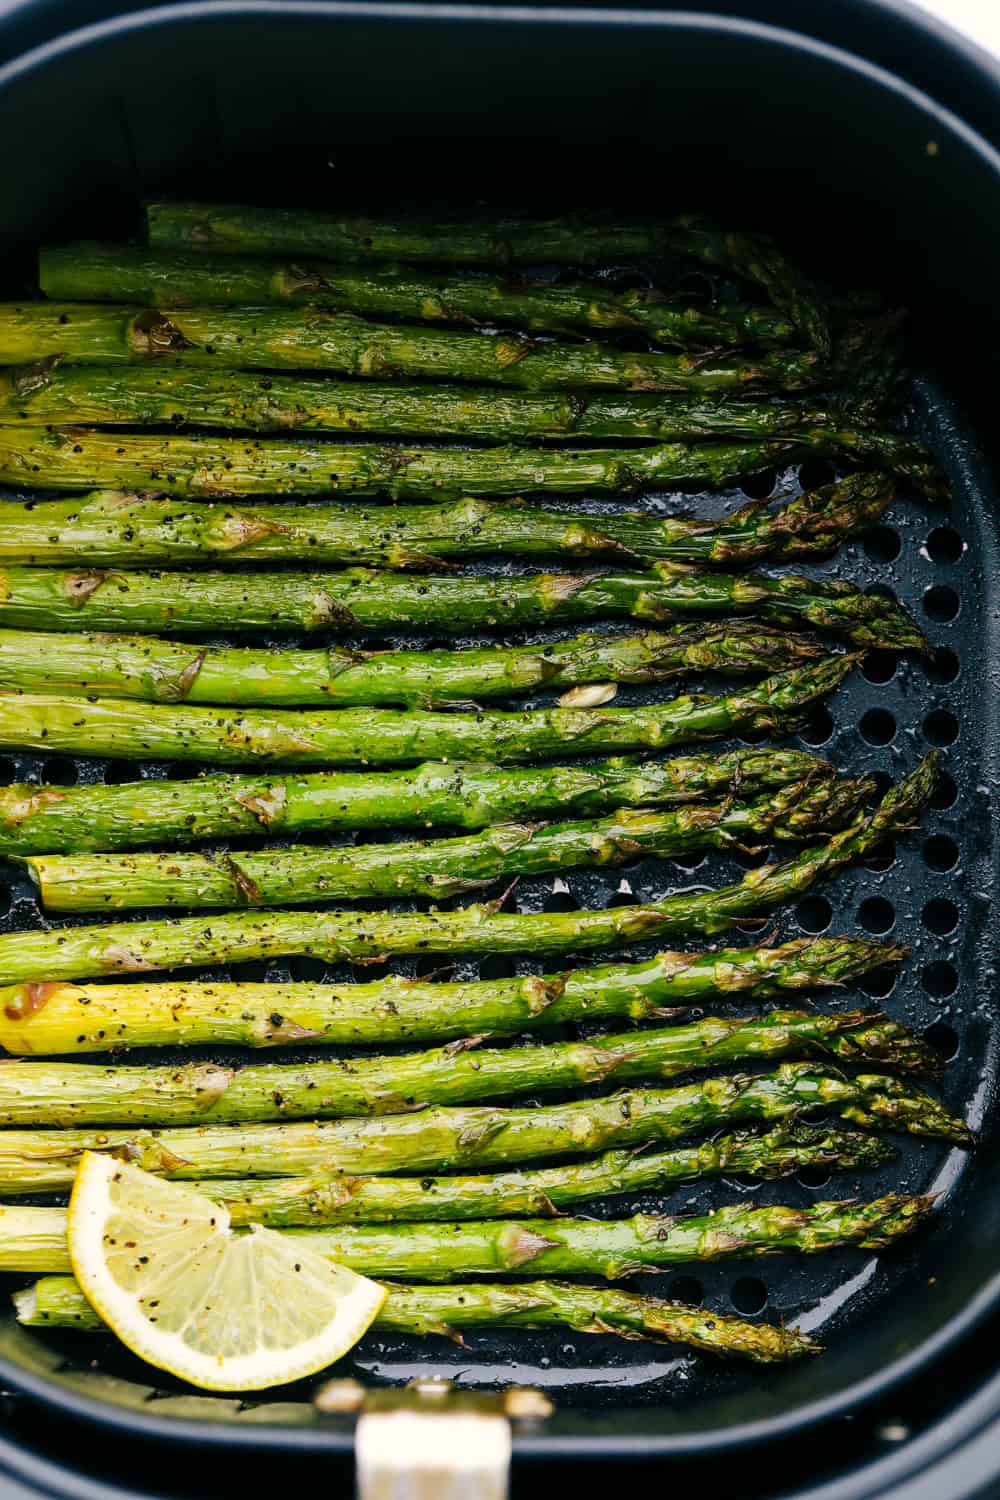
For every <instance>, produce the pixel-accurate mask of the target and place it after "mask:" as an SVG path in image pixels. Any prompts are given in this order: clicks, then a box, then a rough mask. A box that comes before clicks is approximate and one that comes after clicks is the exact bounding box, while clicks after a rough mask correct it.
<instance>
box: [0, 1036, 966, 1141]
mask: <svg viewBox="0 0 1000 1500" xmlns="http://www.w3.org/2000/svg"><path fill="white" fill-rule="evenodd" d="M480 1040H481V1038H478V1037H470V1038H463V1039H461V1040H460V1041H458V1042H454V1043H449V1044H448V1045H447V1046H445V1047H440V1048H437V1049H435V1050H433V1051H429V1052H414V1053H408V1054H403V1055H400V1056H397V1057H368V1058H352V1059H351V1060H350V1062H347V1061H345V1060H344V1059H339V1058H338V1059H337V1060H335V1061H332V1062H312V1063H302V1064H298V1065H293V1064H286V1063H263V1064H259V1063H258V1064H247V1065H246V1066H244V1067H242V1068H226V1067H219V1066H217V1065H216V1064H214V1063H188V1064H185V1065H183V1066H180V1067H177V1066H173V1065H171V1066H167V1067H120V1066H115V1065H111V1066H104V1065H101V1064H97V1063H80V1062H69V1063H66V1062H21V1061H18V1060H14V1059H10V1060H8V1061H7V1062H6V1063H5V1064H4V1066H3V1068H0V1125H16V1126H27V1125H66V1126H89V1125H129V1126H135V1125H149V1126H156V1127H157V1128H160V1127H161V1126H165V1125H197V1124H200V1123H202V1122H204V1121H206V1120H208V1121H211V1122H213V1123H218V1124H227V1125H228V1124H238V1123H241V1122H247V1123H251V1124H256V1123H259V1122H260V1121H262V1120H282V1119H287V1120H300V1119H327V1118H340V1117H341V1116H364V1115H390V1114H405V1113H406V1112H408V1111H409V1110H412V1109H415V1108H416V1109H420V1108H423V1107H425V1106H426V1105H428V1104H465V1103H469V1102H475V1101H477V1100H484V1099H507V1098H510V1097H512V1096H516V1095H518V1094H528V1093H533V1092H535V1091H537V1090H544V1089H566V1088H576V1087H579V1086H581V1085H584V1084H593V1083H604V1082H607V1081H608V1080H609V1079H612V1080H615V1081H618V1080H622V1081H624V1080H633V1079H643V1078H675V1077H677V1076H678V1075H679V1074H681V1073H689V1072H693V1071H696V1070H700V1069H702V1068H714V1067H718V1066H722V1065H726V1064H729V1063H733V1062H744V1061H746V1060H747V1059H748V1058H750V1059H753V1060H756V1059H759V1058H766V1059H772V1058H781V1057H789V1056H791V1057H795V1056H799V1057H801V1056H811V1055H817V1056H830V1057H838V1058H842V1059H845V1060H847V1061H849V1062H852V1063H864V1062H867V1063H871V1062H877V1063H879V1064H881V1065H882V1066H883V1067H889V1068H898V1069H906V1070H908V1071H924V1072H927V1071H939V1064H938V1061H937V1059H936V1057H935V1054H934V1053H933V1052H932V1051H930V1049H929V1048H928V1047H927V1046H926V1045H925V1044H924V1043H923V1042H921V1041H920V1040H919V1039H918V1038H917V1037H915V1036H914V1035H913V1033H912V1032H910V1031H908V1030H907V1028H906V1027H905V1026H900V1025H898V1024H897V1023H896V1022H894V1021H889V1020H888V1019H887V1018H886V1017H884V1016H879V1015H872V1014H868V1013H866V1012H864V1011H845V1012H843V1013H841V1014H839V1015H836V1016H817V1015H812V1014H810V1013H809V1012H806V1011H794V1010H791V1011H784V1010H780V1011H771V1012H769V1013H768V1014H767V1015H765V1016H761V1017H751V1018H749V1019H747V1018H746V1017H738V1018H736V1019H728V1018H722V1017H713V1018H712V1019H706V1020H701V1021H694V1022H692V1023H691V1024H690V1025H687V1026H669V1027H666V1028H661V1029H659V1030H653V1031H645V1032H634V1031H630V1032H623V1033H620V1034H611V1033H608V1034H606V1035H602V1036H600V1037H598V1038H596V1039H595V1040H593V1041H590V1042H581V1041H573V1042H550V1043H548V1044H547V1045H545V1046H542V1047H539V1046H535V1045H532V1046H526V1047H500V1048H492V1049H484V1048H481V1047H479V1046H478V1045H477V1044H478V1043H479V1041H480Z"/></svg>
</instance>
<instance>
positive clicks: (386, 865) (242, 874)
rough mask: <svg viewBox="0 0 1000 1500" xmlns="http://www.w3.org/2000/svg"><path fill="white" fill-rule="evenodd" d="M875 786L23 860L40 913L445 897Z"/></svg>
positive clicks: (820, 825)
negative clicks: (547, 819) (434, 830)
mask: <svg viewBox="0 0 1000 1500" xmlns="http://www.w3.org/2000/svg"><path fill="white" fill-rule="evenodd" d="M875 790H876V783H875V782H874V781H873V780H872V779H871V778H865V777H861V778H856V779H853V780H845V781H835V780H832V779H830V778H829V777H823V778H822V779H821V780H820V781H819V782H818V783H817V784H816V785H813V784H812V783H810V782H804V783H803V782H797V783H793V784H792V785H791V786H789V787H787V788H783V789H782V790H781V791H779V792H774V793H771V794H769V795H768V796H766V797H763V798H760V799H758V800H757V801H756V802H751V803H741V802H731V801H727V802H725V803H722V804H721V805H712V804H709V805H707V806H694V807H684V808H680V809H677V810H674V811H667V812H650V811H648V810H639V811H635V810H633V809H631V808H627V809H625V810H623V811H622V812H618V813H615V814H612V815H611V816H610V817H606V818H601V819H598V820H587V821H584V822H574V823H541V824H539V823H525V822H521V823H499V824H497V825H495V826H494V827H492V828H487V829H485V830H483V831H482V832H480V833H474V834H468V835H466V836H464V837H461V838H447V839H434V840H430V841H426V840H425V841H421V842H419V843H416V842H414V843H394V844H359V845H353V846H352V845H347V846H343V845H341V846H335V847H334V848H316V847H315V846H314V845H311V844H300V845H295V844H293V845H291V846H288V847H279V848H271V849H261V850H248V851H240V852H238V853H229V852H228V851H226V852H210V853H200V852H199V853H195V854H188V853H183V852H177V851H173V852H170V853H156V854H66V855H61V854H53V855H29V856H27V859H26V863H27V867H28V871H29V873H30V875H31V878H32V879H33V880H34V882H35V884H36V886H37V887H38V890H39V892H40V894H41V897H42V903H43V905H44V907H45V908H46V910H47V911H111V910H115V911H128V910H136V909H141V908H143V907H156V906H183V907H188V908H197V907H209V906H295V905H298V904H300V903H301V902H304V901H358V900H374V899H378V898H381V899H387V900H393V899H396V898H399V897H403V896H423V897H427V898H430V899H431V900H443V899H445V898H447V897H450V896H462V895H467V894H468V893H469V892H470V891H476V890H479V889H481V888H482V887H483V886H485V885H489V884H491V883H492V882H494V881H497V880H509V879H511V878H513V877H515V876H520V875H544V874H548V873H551V872H557V871H560V870H571V869H580V868H584V869H587V868H593V867H595V866H596V867H611V868H614V866H616V865H622V864H630V863H633V862H634V861H635V860H637V859H642V858H644V857H648V856H656V857H657V858H660V859H665V858H668V857H670V856H672V855H677V854H682V853H690V852H692V851H694V850H698V849H705V848H709V849H727V848H744V849H745V848H748V847H750V848H759V847H760V846H761V845H762V844H764V843H767V842H769V841H770V840H772V839H799V840H801V839H806V838H816V837H817V836H819V835H820V834H822V833H823V832H830V831H832V830H834V829H837V828H842V827H843V826H844V824H845V823H848V822H850V821H851V819H852V818H855V817H857V814H858V811H859V809H860V808H861V807H862V805H863V804H864V803H865V801H867V800H869V799H870V798H871V796H872V794H873V793H874V791H875Z"/></svg>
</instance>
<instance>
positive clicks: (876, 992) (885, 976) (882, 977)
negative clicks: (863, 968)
mask: <svg viewBox="0 0 1000 1500" xmlns="http://www.w3.org/2000/svg"><path fill="white" fill-rule="evenodd" d="M898 978H899V976H898V974H897V973H896V970H895V969H892V968H890V967H889V965H888V964H879V966H878V968H877V969H871V970H869V972H868V973H867V974H863V975H862V976H861V978H860V979H859V980H858V987H859V988H860V989H862V990H864V992H865V994H866V995H871V997H872V999H873V1000H884V999H885V997H886V995H891V994H892V992H893V990H894V989H895V988H896V980H897V979H898Z"/></svg>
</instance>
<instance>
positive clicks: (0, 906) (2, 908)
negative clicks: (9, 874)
mask: <svg viewBox="0 0 1000 1500" xmlns="http://www.w3.org/2000/svg"><path fill="white" fill-rule="evenodd" d="M9 911H10V891H9V890H8V889H7V887H6V885H4V884H2V883H0V917H5V916H6V915H7V913H8V912H9Z"/></svg>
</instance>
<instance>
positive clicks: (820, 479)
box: [799, 458, 837, 490]
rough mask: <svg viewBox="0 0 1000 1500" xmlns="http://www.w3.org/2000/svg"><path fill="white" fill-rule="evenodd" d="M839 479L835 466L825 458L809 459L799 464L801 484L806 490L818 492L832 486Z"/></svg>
mask: <svg viewBox="0 0 1000 1500" xmlns="http://www.w3.org/2000/svg"><path fill="white" fill-rule="evenodd" d="M836 477H837V471H836V469H835V468H834V466H833V464H832V463H830V461H829V460H828V459H825V458H807V459H805V460H804V462H803V463H801V464H799V484H800V485H801V486H802V488H803V489H804V490H818V489H820V488H822V486H823V485H824V484H832V483H833V481H834V480H835V479H836Z"/></svg>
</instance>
